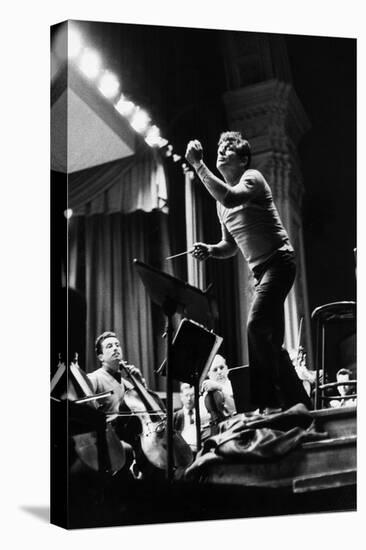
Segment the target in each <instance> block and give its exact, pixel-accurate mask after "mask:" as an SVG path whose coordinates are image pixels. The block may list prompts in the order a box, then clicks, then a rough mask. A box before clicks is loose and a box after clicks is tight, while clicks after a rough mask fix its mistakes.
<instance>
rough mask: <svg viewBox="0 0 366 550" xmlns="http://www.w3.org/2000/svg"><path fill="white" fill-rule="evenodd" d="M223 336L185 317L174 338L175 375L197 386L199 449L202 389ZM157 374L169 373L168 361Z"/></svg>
mask: <svg viewBox="0 0 366 550" xmlns="http://www.w3.org/2000/svg"><path fill="white" fill-rule="evenodd" d="M222 340H223V339H222V337H221V336H218V335H217V334H215V333H214V332H213V331H209V330H207V329H206V328H205V327H203V326H202V325H200V324H198V323H196V322H195V321H192V320H191V319H182V321H181V322H180V325H179V327H178V329H177V332H176V333H175V336H174V338H173V342H172V365H171V370H172V376H173V378H174V379H175V380H179V381H180V382H186V383H187V384H189V385H190V386H193V387H194V391H195V401H194V407H195V410H196V437H197V451H199V450H200V449H201V417H200V410H199V393H200V387H201V385H202V382H203V381H204V379H205V378H206V376H207V372H208V371H209V368H210V366H211V363H212V361H213V359H214V357H215V355H216V353H217V351H218V349H219V347H220V346H221V343H222ZM157 374H160V375H162V376H166V361H165V360H164V361H163V363H162V364H161V366H160V367H159V369H158V371H157Z"/></svg>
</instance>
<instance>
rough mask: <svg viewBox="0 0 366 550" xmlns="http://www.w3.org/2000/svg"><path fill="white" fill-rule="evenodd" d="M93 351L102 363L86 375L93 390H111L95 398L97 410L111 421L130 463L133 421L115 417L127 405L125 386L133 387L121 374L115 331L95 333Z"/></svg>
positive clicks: (135, 370) (138, 374)
mask: <svg viewBox="0 0 366 550" xmlns="http://www.w3.org/2000/svg"><path fill="white" fill-rule="evenodd" d="M95 352H96V355H97V357H98V359H99V361H100V363H101V367H100V368H99V369H97V370H95V371H94V372H91V373H89V374H88V378H89V380H90V381H91V383H92V386H93V390H94V392H95V393H96V394H97V393H102V392H105V391H110V390H111V391H112V392H113V393H112V394H111V395H108V396H107V397H103V399H100V400H99V401H98V403H99V410H100V411H101V412H104V413H105V414H106V415H107V422H113V425H114V428H115V431H116V433H117V435H118V437H119V438H120V440H121V444H122V446H123V447H124V449H125V452H126V454H127V456H128V462H129V463H131V462H132V460H133V456H132V447H131V445H130V444H132V440H133V428H132V427H131V424H132V423H131V422H129V421H128V420H127V421H126V420H125V419H124V418H123V417H118V415H117V413H120V412H124V411H125V412H127V410H128V409H127V407H125V406H124V393H125V390H126V389H131V388H132V384H131V382H130V381H129V380H126V379H125V378H122V375H121V372H120V371H121V364H122V361H123V353H122V348H121V344H120V342H119V340H118V338H117V337H116V334H115V333H114V332H110V331H107V332H103V333H102V334H101V335H100V336H98V338H97V339H96V341H95ZM129 370H130V372H131V373H132V374H133V375H134V376H135V377H136V378H139V379H140V380H141V382H142V383H143V384H144V385H145V380H144V379H143V377H142V374H141V372H140V370H139V369H138V368H137V367H135V366H133V365H129ZM113 413H116V414H113ZM127 442H128V443H127ZM133 467H135V466H133Z"/></svg>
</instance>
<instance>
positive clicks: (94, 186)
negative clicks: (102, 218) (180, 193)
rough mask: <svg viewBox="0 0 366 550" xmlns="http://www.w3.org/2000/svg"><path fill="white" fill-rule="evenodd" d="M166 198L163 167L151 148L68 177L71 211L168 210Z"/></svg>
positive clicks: (94, 212) (75, 212) (102, 212)
mask: <svg viewBox="0 0 366 550" xmlns="http://www.w3.org/2000/svg"><path fill="white" fill-rule="evenodd" d="M166 201H167V183H166V175H165V171H164V167H163V164H162V162H161V160H160V158H159V156H158V153H157V152H156V151H154V150H152V149H150V148H149V149H148V150H144V151H143V152H141V153H140V154H138V155H135V156H133V157H128V158H124V159H122V160H118V161H114V162H109V163H107V164H103V165H100V166H96V167H94V168H88V169H87V170H81V171H79V172H75V173H73V174H70V175H69V177H68V208H71V209H72V210H73V214H74V215H89V216H90V215H92V214H113V213H116V212H120V213H122V214H129V213H132V212H136V211H137V210H142V211H144V212H151V211H153V210H161V211H164V212H167V207H166Z"/></svg>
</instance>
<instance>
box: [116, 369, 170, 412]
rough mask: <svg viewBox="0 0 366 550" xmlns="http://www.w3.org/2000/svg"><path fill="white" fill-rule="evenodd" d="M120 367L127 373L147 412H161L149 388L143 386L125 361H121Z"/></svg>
mask: <svg viewBox="0 0 366 550" xmlns="http://www.w3.org/2000/svg"><path fill="white" fill-rule="evenodd" d="M121 367H122V370H123V372H124V373H125V374H126V375H127V377H128V379H129V380H130V381H131V382H132V384H133V386H134V388H135V390H136V391H137V393H138V395H139V397H140V399H141V401H142V402H143V403H144V405H145V407H146V409H147V412H149V413H161V407H160V406H159V404H158V403H157V401H156V399H154V397H153V396H152V395H150V393H149V390H148V389H147V388H145V386H144V385H143V384H142V382H141V381H140V380H139V379H138V378H137V377H136V376H134V375H133V374H132V373H131V372H130V369H129V368H128V366H127V363H126V362H124V361H122V362H121Z"/></svg>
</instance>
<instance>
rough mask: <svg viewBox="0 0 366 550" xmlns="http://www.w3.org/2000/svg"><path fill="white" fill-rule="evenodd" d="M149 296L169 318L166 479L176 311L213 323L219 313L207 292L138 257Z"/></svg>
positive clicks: (169, 472) (170, 467)
mask: <svg viewBox="0 0 366 550" xmlns="http://www.w3.org/2000/svg"><path fill="white" fill-rule="evenodd" d="M133 263H134V265H135V267H136V269H137V272H138V274H139V276H140V278H141V280H142V282H143V284H144V286H145V288H146V290H147V292H148V294H149V295H150V298H151V300H152V301H153V302H154V303H155V304H157V305H158V306H160V307H161V308H162V310H163V312H164V314H165V315H166V317H167V331H166V335H167V357H166V400H167V479H168V481H171V480H172V479H173V468H174V464H173V376H172V375H173V368H172V364H173V363H172V360H173V356H172V342H173V323H172V318H173V315H174V314H175V313H181V314H183V315H185V316H186V317H189V318H191V319H193V320H194V321H196V322H197V323H201V324H210V322H211V321H212V319H213V318H214V317H215V315H217V310H216V308H215V302H214V300H213V298H212V297H210V296H209V295H208V294H207V293H206V292H203V291H202V290H199V289H198V288H196V287H194V286H191V285H189V284H188V283H186V282H184V281H181V280H180V279H177V278H176V277H173V276H172V275H168V274H167V273H164V272H163V271H159V270H158V269H155V268H153V267H151V266H149V265H147V264H145V263H144V262H141V261H139V260H134V261H133Z"/></svg>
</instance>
